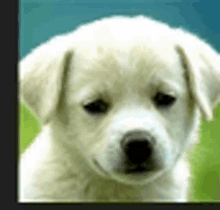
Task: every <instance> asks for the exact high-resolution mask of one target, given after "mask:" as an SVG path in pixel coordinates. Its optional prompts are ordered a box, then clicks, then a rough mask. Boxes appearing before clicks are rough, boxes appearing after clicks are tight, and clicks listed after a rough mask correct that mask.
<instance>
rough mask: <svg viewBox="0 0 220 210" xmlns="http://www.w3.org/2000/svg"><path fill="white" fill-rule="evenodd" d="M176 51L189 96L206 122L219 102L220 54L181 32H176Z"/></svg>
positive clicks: (194, 37) (195, 38)
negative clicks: (192, 98) (186, 81)
mask: <svg viewBox="0 0 220 210" xmlns="http://www.w3.org/2000/svg"><path fill="white" fill-rule="evenodd" d="M176 32H177V34H176V37H177V43H176V49H177V52H178V53H179V55H180V58H181V61H182V65H183V67H184V69H185V72H186V78H188V79H187V80H188V86H189V88H190V91H191V95H192V96H193V97H194V98H195V100H196V102H197V103H198V105H199V107H200V111H201V112H202V114H203V116H204V117H205V118H206V120H208V121H209V120H211V119H212V118H213V109H214V108H215V106H216V105H217V103H218V102H220V54H219V53H218V52H217V51H215V50H214V49H213V48H212V47H211V46H210V45H208V44H207V43H205V42H204V41H202V40H200V39H199V38H197V37H196V36H194V35H191V34H189V33H187V32H184V31H182V30H179V29H178V30H176Z"/></svg>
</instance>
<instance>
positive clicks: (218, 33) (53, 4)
mask: <svg viewBox="0 0 220 210" xmlns="http://www.w3.org/2000/svg"><path fill="white" fill-rule="evenodd" d="M207 8H209V9H207ZM219 8H220V1H213V2H212V3H210V1H202V0H200V1H197V0H189V1H188V0H185V1H184V3H183V2H182V1H180V0H167V1H166V0H164V1H159V0H146V1H143V0H126V1H120V3H118V1H116V0H111V1H110V0H109V1H108V0H106V1H104V0H102V1H101V0H94V1H86V0H74V1H71V0H62V1H59V0H21V1H20V12H19V18H20V22H19V25H20V27H19V28H20V30H19V56H20V58H21V57H22V56H24V55H25V54H26V53H27V52H29V51H30V49H31V48H33V47H35V46H37V45H38V44H40V42H42V41H45V40H47V39H48V38H49V37H50V36H53V35H55V34H59V33H64V32H66V31H70V30H73V29H75V28H76V26H78V25H79V24H81V23H85V22H88V21H91V20H94V19H97V18H100V17H103V16H110V15H138V14H145V15H150V16H152V17H154V18H155V19H158V20H162V21H164V22H168V23H169V24H170V25H172V26H182V27H184V28H186V29H188V30H189V31H191V32H193V33H196V34H197V35H199V36H200V37H202V38H204V39H205V40H207V41H208V42H209V43H211V44H212V45H213V46H214V47H215V48H216V49H217V50H218V51H219V52H220V27H219V26H218V27H216V24H217V23H218V24H219V20H220V13H219ZM216 20H217V21H216ZM39 132H40V123H39V122H38V121H37V120H36V118H35V117H34V115H33V114H32V113H30V112H29V110H27V109H26V107H25V106H24V105H23V104H22V105H21V106H20V152H23V151H24V150H25V148H26V147H27V146H28V145H29V144H30V142H31V141H32V140H33V138H34V137H35V136H36V135H37V133H39ZM219 136H220V107H218V108H216V110H215V120H214V122H210V123H205V122H204V121H203V119H201V128H200V143H199V144H198V145H196V146H195V149H194V150H193V151H191V152H190V154H189V159H190V162H191V166H192V179H191V188H190V193H191V201H217V200H219V201H220V152H219V151H220V137H219Z"/></svg>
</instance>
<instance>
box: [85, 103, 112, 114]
mask: <svg viewBox="0 0 220 210" xmlns="http://www.w3.org/2000/svg"><path fill="white" fill-rule="evenodd" d="M84 109H85V110H86V111H87V112H89V113H90V114H101V113H106V112H107V110H108V104H107V103H105V102H104V101H103V100H101V99H98V100H96V101H94V102H92V103H89V104H87V105H85V106H84Z"/></svg>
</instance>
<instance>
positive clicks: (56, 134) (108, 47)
mask: <svg viewBox="0 0 220 210" xmlns="http://www.w3.org/2000/svg"><path fill="white" fill-rule="evenodd" d="M19 76H20V95H21V98H22V100H24V101H25V103H26V105H27V106H28V107H29V108H30V109H31V110H32V111H33V112H34V113H35V114H36V115H37V116H38V117H39V118H40V120H41V122H42V131H41V133H40V134H39V135H38V137H37V138H36V139H35V140H34V141H33V143H32V144H31V145H30V147H29V148H27V150H26V151H25V152H24V154H22V155H21V158H20V162H19V179H20V180H19V184H20V186H19V191H20V193H19V200H20V201H21V202H32V201H34V202H37V201H39V202H59V201H62V202H65V201H66V202H85V201H91V202H95V201H96V202H100V201H118V202H133V201H163V202H164V201H167V202H170V201H175V202H177V201H187V199H188V195H189V176H190V170H189V166H188V161H187V159H186V156H187V155H186V154H187V151H188V149H189V148H190V146H191V145H192V144H193V143H195V141H196V135H197V131H198V128H199V118H200V113H202V115H203V116H204V117H205V118H206V119H207V120H211V119H212V117H213V116H212V112H213V108H214V107H215V106H216V105H217V102H219V99H220V56H219V54H218V52H216V51H215V50H214V49H213V48H212V47H211V46H210V45H208V44H207V43H205V42H204V41H202V40H201V39H199V38H198V37H196V36H195V35H192V34H190V33H188V32H186V31H184V30H182V29H175V28H171V27H169V26H168V25H166V24H164V23H161V22H158V21H155V20H152V19H150V18H147V17H144V16H137V17H121V16H116V17H111V18H104V19H101V20H98V21H94V22H92V23H89V24H86V25H83V26H80V27H79V28H78V29H77V30H76V31H74V32H70V33H67V34H64V35H58V36H55V37H54V38H52V39H50V40H49V41H47V42H45V43H43V44H42V45H41V46H39V47H37V48H36V49H34V50H33V51H32V52H31V53H30V54H28V55H27V56H26V57H25V58H24V59H22V60H21V62H20V63H19ZM158 92H163V93H165V94H169V95H171V96H173V97H174V98H175V99H176V100H175V102H174V104H173V105H172V106H168V107H162V108H161V107H157V106H156V105H155V102H154V100H153V99H154V98H155V95H156V94H157V93H158ZM100 98H101V99H102V100H103V101H105V103H106V104H108V110H107V111H106V112H105V113H98V114H95V115H94V114H91V113H88V111H86V110H85V106H86V105H88V104H89V103H92V102H94V101H96V100H97V99H100ZM137 130H138V131H139V132H140V133H142V132H145V133H147V134H146V135H147V136H148V137H146V136H144V138H146V139H148V140H149V139H154V144H153V146H152V151H153V157H152V162H151V163H152V164H155V165H156V169H157V170H149V171H147V172H145V171H143V173H138V174H132V173H131V174H126V173H124V171H125V167H126V164H127V163H126V162H125V154H124V152H123V148H122V146H121V142H122V140H123V139H124V138H125V135H127V134H128V133H129V132H132V131H137ZM140 135H142V134H140ZM137 138H140V137H137ZM149 141H151V140H149ZM152 141H153V140H152ZM151 143H152V142H151Z"/></svg>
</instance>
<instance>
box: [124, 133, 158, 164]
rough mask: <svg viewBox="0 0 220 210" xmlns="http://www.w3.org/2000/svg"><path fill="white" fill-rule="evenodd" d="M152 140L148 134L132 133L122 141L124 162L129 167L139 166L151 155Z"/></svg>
mask: <svg viewBox="0 0 220 210" xmlns="http://www.w3.org/2000/svg"><path fill="white" fill-rule="evenodd" d="M153 145H154V139H153V138H152V136H151V135H150V134H149V133H148V132H143V131H132V132H129V133H127V134H126V135H125V136H124V138H123V140H122V148H123V151H124V153H125V157H126V161H127V162H128V163H129V164H130V165H136V166H137V165H141V164H142V163H144V162H146V161H147V160H148V159H149V158H150V157H151V155H152V152H153Z"/></svg>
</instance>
